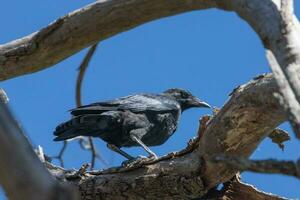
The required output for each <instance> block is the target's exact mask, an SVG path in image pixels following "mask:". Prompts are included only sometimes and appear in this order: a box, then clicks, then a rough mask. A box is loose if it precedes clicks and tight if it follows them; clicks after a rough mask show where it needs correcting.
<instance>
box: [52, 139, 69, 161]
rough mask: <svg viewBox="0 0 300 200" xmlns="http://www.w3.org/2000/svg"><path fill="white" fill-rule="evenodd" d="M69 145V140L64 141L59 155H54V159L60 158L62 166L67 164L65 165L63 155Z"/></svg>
mask: <svg viewBox="0 0 300 200" xmlns="http://www.w3.org/2000/svg"><path fill="white" fill-rule="evenodd" d="M67 146H68V142H67V141H63V146H62V147H61V149H60V151H59V153H58V155H57V156H53V157H52V158H54V159H57V160H59V162H60V166H61V167H64V166H65V165H64V160H63V155H64V152H65V150H66V149H67Z"/></svg>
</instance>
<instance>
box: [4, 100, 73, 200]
mask: <svg viewBox="0 0 300 200" xmlns="http://www.w3.org/2000/svg"><path fill="white" fill-rule="evenodd" d="M0 143H1V145H0V183H1V186H2V187H3V188H4V190H5V192H6V195H7V196H8V198H9V199H11V200H24V199H30V200H40V199H45V200H54V199H61V200H67V199H68V200H69V199H70V198H72V199H76V198H75V197H76V196H75V195H76V194H77V193H76V192H75V191H76V190H73V189H71V188H70V187H69V186H63V185H61V184H59V183H58V182H57V181H55V180H54V179H53V177H52V176H51V174H50V173H49V172H48V171H47V170H46V169H45V167H44V166H43V164H42V163H41V161H40V160H39V158H38V157H37V155H36V154H35V152H34V151H33V148H32V146H31V145H30V143H29V142H28V140H27V138H26V137H25V136H24V134H23V132H22V130H21V128H20V127H19V124H18V123H17V122H16V121H15V120H14V118H13V116H12V115H11V113H10V112H9V110H8V108H7V106H6V105H5V104H4V103H3V102H1V101H0Z"/></svg>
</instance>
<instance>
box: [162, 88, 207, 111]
mask: <svg viewBox="0 0 300 200" xmlns="http://www.w3.org/2000/svg"><path fill="white" fill-rule="evenodd" d="M163 93H164V94H165V95H168V96H171V97H173V98H175V99H176V101H178V102H179V104H180V107H181V109H182V111H183V110H186V109H188V108H193V107H206V108H210V105H209V104H208V103H206V102H204V101H201V100H200V99H198V98H197V97H195V96H194V95H192V94H191V93H190V92H189V91H187V90H184V89H179V88H172V89H168V90H166V91H164V92H163Z"/></svg>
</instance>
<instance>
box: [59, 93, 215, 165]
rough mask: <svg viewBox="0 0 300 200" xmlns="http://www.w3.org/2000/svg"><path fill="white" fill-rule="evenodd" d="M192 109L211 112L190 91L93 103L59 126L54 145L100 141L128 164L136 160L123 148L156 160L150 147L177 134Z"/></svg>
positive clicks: (144, 95) (80, 109)
mask: <svg viewBox="0 0 300 200" xmlns="http://www.w3.org/2000/svg"><path fill="white" fill-rule="evenodd" d="M192 107H208V108H210V106H209V105H208V104H207V103H205V102H204V101H201V100H200V99H198V98H197V97H195V96H193V95H192V94H191V93H190V92H189V91H187V90H184V89H178V88H173V89H169V90H166V91H165V92H163V93H161V94H136V95H131V96H126V97H122V98H118V99H115V100H110V101H105V102H98V103H93V104H90V105H86V106H81V107H78V108H75V109H73V110H71V114H72V115H73V117H72V119H71V120H69V121H68V122H65V123H62V124H60V125H59V126H57V128H56V130H55V131H54V135H55V136H56V137H55V138H54V141H62V140H67V139H71V138H74V137H78V136H92V137H100V138H101V139H102V140H104V141H105V142H107V147H108V148H110V149H111V150H113V151H115V152H117V153H119V154H121V155H122V156H124V157H126V158H127V159H129V160H131V159H133V157H132V156H130V155H129V154H127V153H126V152H124V151H123V150H121V149H120V148H121V147H132V146H141V147H142V148H143V149H144V150H145V151H147V152H148V153H149V155H150V157H154V158H156V157H157V156H156V155H155V153H154V152H152V151H151V150H150V149H149V148H148V146H156V145H161V144H163V143H164V142H166V140H167V139H168V138H169V137H170V136H172V135H173V133H174V132H175V130H176V128H177V125H178V122H179V118H180V115H181V113H182V112H183V111H185V110H187V109H189V108H192Z"/></svg>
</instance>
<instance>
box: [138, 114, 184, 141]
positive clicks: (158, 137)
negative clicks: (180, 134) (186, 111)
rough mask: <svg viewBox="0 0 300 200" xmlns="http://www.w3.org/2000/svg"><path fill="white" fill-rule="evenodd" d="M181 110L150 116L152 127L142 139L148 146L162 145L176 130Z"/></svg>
mask: <svg viewBox="0 0 300 200" xmlns="http://www.w3.org/2000/svg"><path fill="white" fill-rule="evenodd" d="M179 117H180V112H173V113H161V114H156V115H155V116H148V118H149V121H150V122H151V127H150V129H149V132H148V134H147V135H145V136H144V137H143V138H142V141H143V142H144V143H145V144H146V145H148V146H157V145H161V144H163V143H164V142H166V140H167V139H168V138H169V137H171V136H172V135H173V133H174V132H175V131H176V128H177V124H178V121H179Z"/></svg>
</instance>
